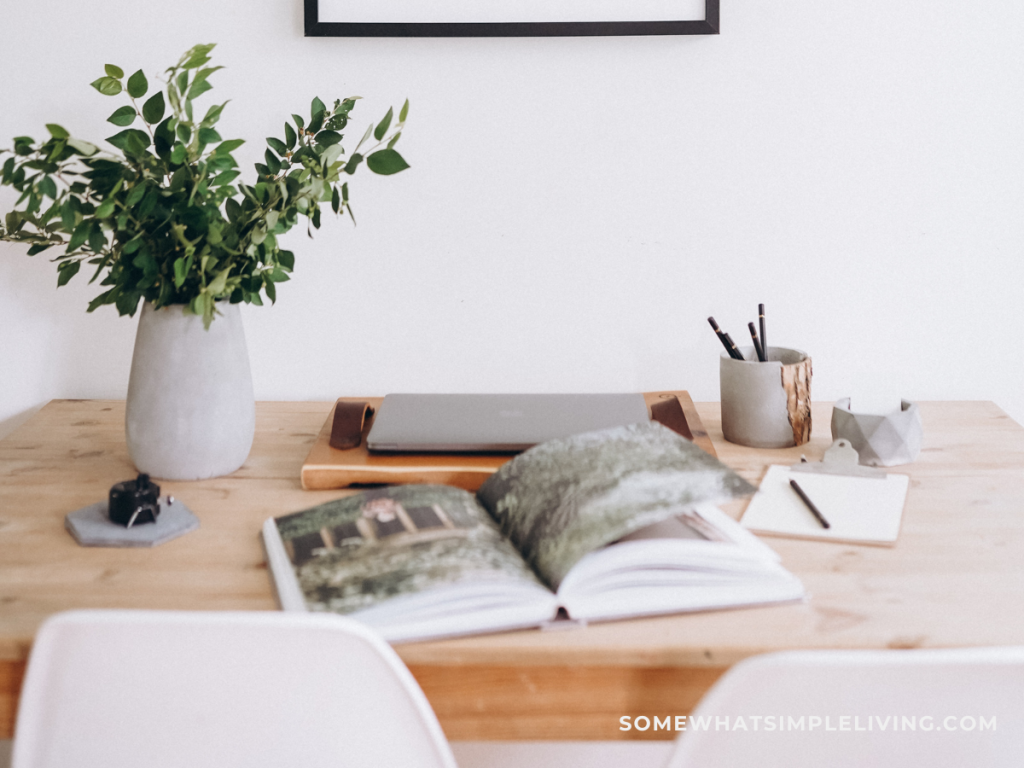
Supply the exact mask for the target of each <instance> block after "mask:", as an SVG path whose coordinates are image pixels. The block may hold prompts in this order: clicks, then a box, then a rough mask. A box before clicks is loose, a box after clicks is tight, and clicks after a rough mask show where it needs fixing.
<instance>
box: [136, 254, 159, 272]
mask: <svg viewBox="0 0 1024 768" xmlns="http://www.w3.org/2000/svg"><path fill="white" fill-rule="evenodd" d="M132 266H134V267H136V268H137V269H141V270H142V271H143V272H145V273H146V274H147V275H152V274H154V273H155V272H157V271H158V270H159V268H160V267H159V266H158V265H157V263H156V259H154V258H153V254H151V253H150V252H149V249H148V248H143V249H142V252H141V253H139V255H138V256H136V257H135V258H134V259H132Z"/></svg>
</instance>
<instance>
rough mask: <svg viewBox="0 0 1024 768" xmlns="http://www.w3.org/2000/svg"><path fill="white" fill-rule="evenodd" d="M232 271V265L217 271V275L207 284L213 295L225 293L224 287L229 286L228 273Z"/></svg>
mask: <svg viewBox="0 0 1024 768" xmlns="http://www.w3.org/2000/svg"><path fill="white" fill-rule="evenodd" d="M229 272H231V267H228V268H227V269H224V270H221V271H220V272H218V273H217V276H216V277H215V278H214V279H213V280H212V281H211V282H210V284H209V285H207V289H208V290H209V291H210V295H211V296H217V295H219V294H222V293H224V289H225V288H226V287H227V282H228V273H229Z"/></svg>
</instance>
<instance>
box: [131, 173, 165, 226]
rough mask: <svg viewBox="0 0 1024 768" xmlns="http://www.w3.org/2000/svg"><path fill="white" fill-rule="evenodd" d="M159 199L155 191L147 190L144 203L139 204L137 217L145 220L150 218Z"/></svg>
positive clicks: (143, 199)
mask: <svg viewBox="0 0 1024 768" xmlns="http://www.w3.org/2000/svg"><path fill="white" fill-rule="evenodd" d="M172 179H173V177H172ZM159 197H160V194H159V193H158V192H157V191H156V190H155V189H152V188H150V189H149V190H147V192H146V196H145V197H144V198H142V202H141V203H139V207H138V209H137V210H136V214H137V217H138V218H140V219H144V218H146V217H147V216H149V214H150V213H152V212H153V209H154V208H156V203H157V199H158V198H159Z"/></svg>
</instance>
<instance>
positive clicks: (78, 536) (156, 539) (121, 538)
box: [64, 499, 199, 547]
mask: <svg viewBox="0 0 1024 768" xmlns="http://www.w3.org/2000/svg"><path fill="white" fill-rule="evenodd" d="M107 504H108V502H107V501H106V500H103V501H98V502H96V503H95V504H90V505H89V506H88V507H82V509H79V510H77V511H76V512H70V513H69V514H68V515H67V517H65V518H64V527H65V528H67V529H68V533H70V534H71V535H72V536H74V537H75V541H77V542H78V543H79V544H81V545H82V546H83V547H155V546H157V545H158V544H163V543H164V542H167V541H170V540H171V539H176V538H178V537H179V536H184V535H185V534H186V533H188V532H189V531H194V530H195V529H196V528H198V527H199V518H198V517H196V516H195V515H194V514H192V510H190V509H189V508H188V507H186V506H185V505H184V504H182V503H181V502H180V501H178V500H177V499H175V500H174V502H173V503H171V504H161V505H160V510H161V512H160V516H159V517H157V519H156V522H155V523H143V524H141V525H133V526H132V527H131V528H125V527H124V526H123V525H118V524H117V523H112V522H110V518H109V517H107Z"/></svg>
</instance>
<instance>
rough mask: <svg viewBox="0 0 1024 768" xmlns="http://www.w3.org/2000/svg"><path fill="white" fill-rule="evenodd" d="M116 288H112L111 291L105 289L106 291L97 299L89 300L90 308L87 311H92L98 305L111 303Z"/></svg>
mask: <svg viewBox="0 0 1024 768" xmlns="http://www.w3.org/2000/svg"><path fill="white" fill-rule="evenodd" d="M116 290H117V288H116V287H115V288H111V289H110V290H109V291H105V292H103V293H101V294H100V295H99V296H97V297H96V298H95V299H93V300H92V301H90V302H89V308H88V309H86V310H85V311H86V312H92V311H93V310H94V309H96V308H97V307H100V306H102V305H104V304H110V303H111V301H112V299H111V296H112V294H113V293H114V291H116Z"/></svg>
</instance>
